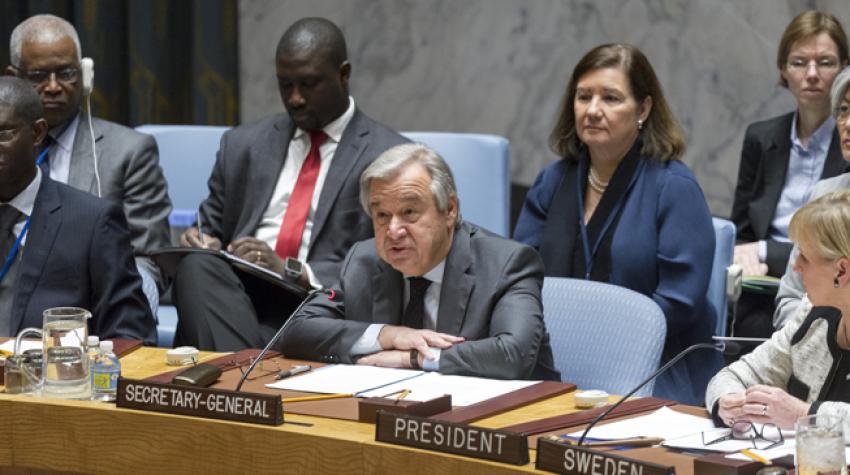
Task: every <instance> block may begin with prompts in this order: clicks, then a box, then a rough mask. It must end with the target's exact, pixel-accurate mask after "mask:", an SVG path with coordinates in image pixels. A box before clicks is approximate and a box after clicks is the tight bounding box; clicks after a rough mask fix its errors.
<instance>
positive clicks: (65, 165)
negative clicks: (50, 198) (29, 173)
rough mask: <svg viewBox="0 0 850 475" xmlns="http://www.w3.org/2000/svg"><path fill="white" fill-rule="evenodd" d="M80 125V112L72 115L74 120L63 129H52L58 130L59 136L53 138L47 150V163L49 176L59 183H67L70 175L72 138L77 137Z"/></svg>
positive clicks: (72, 150)
mask: <svg viewBox="0 0 850 475" xmlns="http://www.w3.org/2000/svg"><path fill="white" fill-rule="evenodd" d="M79 126H80V114H77V115H76V116H75V117H74V120H72V121H71V123H69V124H68V126H67V127H65V130H61V129H60V130H53V131H51V132H54V133H55V132H58V133H59V136H58V137H55V136H54V135H53V133H51V134H50V136H51V137H53V138H54V143H53V145H51V146H50V150H49V151H48V152H47V154H48V155H49V158H48V162H47V163H48V164H49V166H50V178H51V179H53V180H55V181H58V182H60V183H65V184H68V177H69V176H70V175H71V156H72V155H73V152H74V139H75V138H76V137H77V127H79Z"/></svg>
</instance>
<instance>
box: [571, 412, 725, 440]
mask: <svg viewBox="0 0 850 475" xmlns="http://www.w3.org/2000/svg"><path fill="white" fill-rule="evenodd" d="M713 428H714V423H712V422H711V420H710V419H706V418H704V417H697V416H692V415H690V414H683V413H681V412H676V411H674V410H672V409H670V408H667V407H662V408H661V409H658V410H657V411H655V412H653V413H652V414H647V415H645V416H640V417H633V418H631V419H624V420H622V421H617V422H612V423H610V424H605V425H600V426H596V427H594V428H593V429H591V430H590V432H589V433H588V434H587V436H588V437H590V438H592V439H598V440H618V439H631V438H637V437H660V438H662V439H665V440H667V439H673V438H676V437H682V436H685V435H688V434H693V433H696V434H697V437H699V434H700V433H701V432H702V431H706V430H712V429H713ZM583 432H584V431H583V430H580V431H577V432H573V433H571V434H568V435H569V436H571V437H581V434H582V433H583ZM665 445H666V444H665Z"/></svg>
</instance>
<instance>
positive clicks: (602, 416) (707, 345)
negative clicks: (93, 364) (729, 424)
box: [237, 341, 726, 445]
mask: <svg viewBox="0 0 850 475" xmlns="http://www.w3.org/2000/svg"><path fill="white" fill-rule="evenodd" d="M703 348H705V349H712V350H714V351H719V352H721V353H722V352H723V350H725V349H726V344H725V343H724V342H722V341H720V342H717V343H697V344H696V345H691V346H689V347H687V348H685V349H684V350H682V351H681V352H680V353H679V354H678V355H676V356H674V357H673V358H672V359H671V360H670V361H668V362H667V363H666V364H665V365H664V366H662V367H660V368H658V369H657V370H656V371H655V372H654V373H652V374H651V375H649V377H648V378H646V379H645V380H644V381H643V382H641V383H640V384H638V385H637V386H635V388H634V389H632V390H631V391H629V392H628V394H626V395H625V396H623V397H622V398H621V399H620V400H619V401H617V402H615V403H614V404H612V405H611V407H609V408H608V410H606V411H605V412H603V413H602V414H599V415H598V416H597V417H596V419H593V421H592V422H591V423H590V424H588V426H587V428H586V429H584V432H582V434H581V437H580V438H579V439H578V443H576V445H582V444H583V443H584V439H585V437H587V433H588V432H590V429H593V426H595V425H596V424H597V423H598V422H599V421H601V420H602V419H605V417H606V416H607V415H608V414H610V413H611V412H612V411H613V410H614V409H617V408H618V407H620V405H621V404H623V403H624V402H625V401H626V400H627V399H628V398H629V397H631V395H632V394H634V393H636V392H637V391H638V390H640V388H642V387H644V386H646V385H647V384H649V382H650V381H653V380H654V379H655V378H657V377H658V376H659V375H661V373H663V372H665V371H667V370H668V369H670V367H671V366H673V365H674V364H676V362H678V361H679V360H680V359H682V358H684V357H685V355H687V354H688V353H691V352H693V351H696V350H701V349H703ZM243 379H244V376H243ZM237 390H238V389H237Z"/></svg>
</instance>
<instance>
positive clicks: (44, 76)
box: [23, 67, 80, 86]
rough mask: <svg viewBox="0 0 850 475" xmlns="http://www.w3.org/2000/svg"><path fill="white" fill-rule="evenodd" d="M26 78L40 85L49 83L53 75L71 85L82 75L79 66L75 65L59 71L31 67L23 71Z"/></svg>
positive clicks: (59, 80) (57, 79)
mask: <svg viewBox="0 0 850 475" xmlns="http://www.w3.org/2000/svg"><path fill="white" fill-rule="evenodd" d="M23 74H24V78H25V79H26V80H27V81H29V82H31V83H33V84H36V85H38V86H41V85H42V84H45V83H47V82H48V81H50V78H51V77H54V78H56V81H58V82H60V83H62V84H65V85H71V84H74V83H76V82H77V78H78V77H79V76H80V70H79V68H75V67H67V68H62V69H60V70H58V71H46V70H43V69H29V70H25V71H23Z"/></svg>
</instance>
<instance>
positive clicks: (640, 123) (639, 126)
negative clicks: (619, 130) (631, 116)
mask: <svg viewBox="0 0 850 475" xmlns="http://www.w3.org/2000/svg"><path fill="white" fill-rule="evenodd" d="M638 130H643V120H642V119H638Z"/></svg>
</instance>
